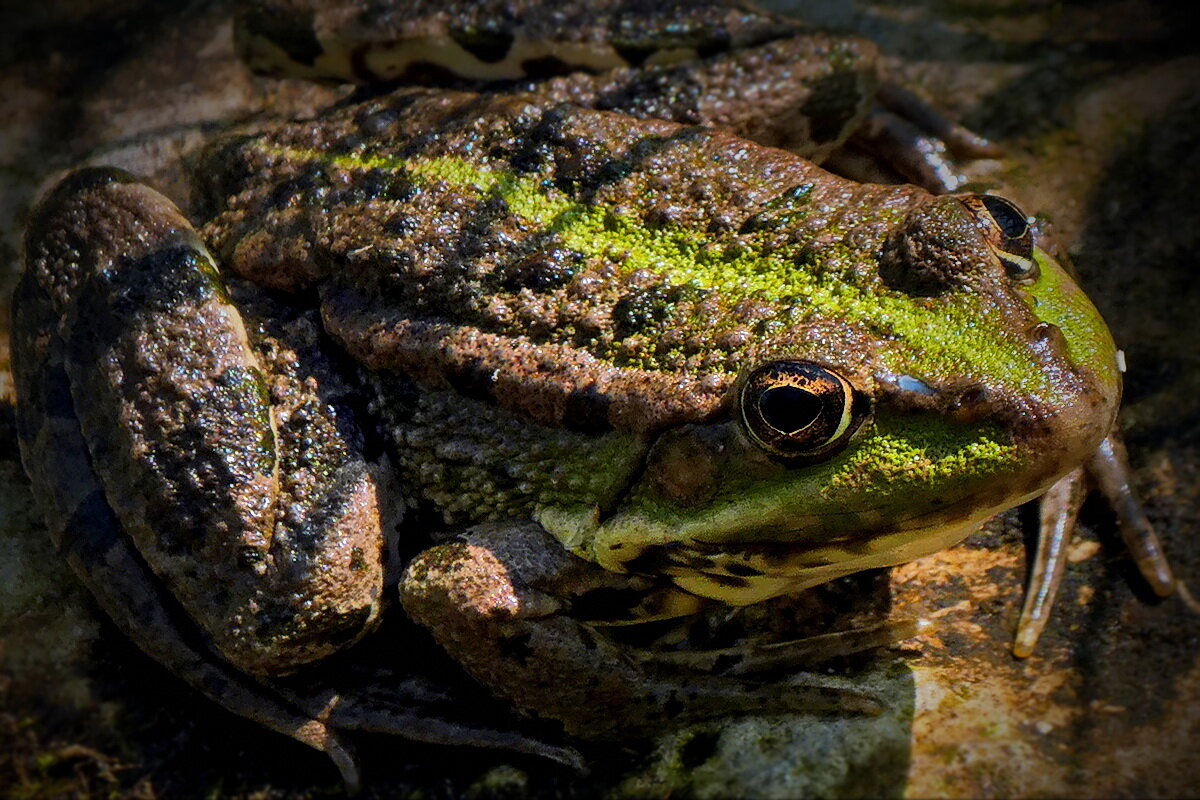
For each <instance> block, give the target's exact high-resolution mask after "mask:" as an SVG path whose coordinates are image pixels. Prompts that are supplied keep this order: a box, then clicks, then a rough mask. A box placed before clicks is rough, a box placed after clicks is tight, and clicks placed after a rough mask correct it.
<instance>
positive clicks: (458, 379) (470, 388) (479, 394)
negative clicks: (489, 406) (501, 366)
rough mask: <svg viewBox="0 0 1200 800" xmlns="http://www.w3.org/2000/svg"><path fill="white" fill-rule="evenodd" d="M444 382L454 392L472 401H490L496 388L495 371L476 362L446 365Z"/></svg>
mask: <svg viewBox="0 0 1200 800" xmlns="http://www.w3.org/2000/svg"><path fill="white" fill-rule="evenodd" d="M444 374H445V377H446V380H447V381H448V382H449V383H450V386H451V388H453V389H454V391H456V392H458V393H459V394H461V395H462V396H463V397H467V398H470V399H472V400H484V401H491V400H492V399H493V393H494V391H495V388H496V377H495V371H494V370H492V369H490V368H489V367H488V366H487V365H485V364H482V363H480V362H479V361H478V360H476V361H471V362H469V363H467V364H463V365H459V366H457V368H456V367H455V366H453V365H447V366H446V370H445V373H444Z"/></svg>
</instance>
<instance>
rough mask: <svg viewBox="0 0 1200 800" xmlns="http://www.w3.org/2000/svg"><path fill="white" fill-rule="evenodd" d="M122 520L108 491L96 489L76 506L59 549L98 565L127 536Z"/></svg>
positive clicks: (65, 527)
mask: <svg viewBox="0 0 1200 800" xmlns="http://www.w3.org/2000/svg"><path fill="white" fill-rule="evenodd" d="M124 536H125V534H124V532H123V531H122V530H121V523H120V522H118V521H117V516H116V514H114V513H113V510H112V508H111V507H110V506H109V505H108V500H106V499H105V497H104V492H102V491H100V490H98V489H97V490H96V491H94V492H92V493H91V494H89V495H88V496H87V498H86V499H85V500H84V501H83V502H82V503H80V504H79V505H78V506H76V508H75V511H74V513H72V514H71V518H70V519H69V520H68V521H67V524H66V525H65V526H64V527H63V531H62V539H61V540H59V544H58V546H59V550H61V551H62V552H63V553H73V554H75V555H76V556H77V557H78V558H79V560H80V561H81V562H82V563H84V564H89V565H90V564H97V563H101V562H103V560H104V556H105V554H106V553H107V552H108V551H109V550H110V549H111V548H112V547H113V546H114V545H116V544H117V543H118V542H120V541H121V540H122V539H123V538H124Z"/></svg>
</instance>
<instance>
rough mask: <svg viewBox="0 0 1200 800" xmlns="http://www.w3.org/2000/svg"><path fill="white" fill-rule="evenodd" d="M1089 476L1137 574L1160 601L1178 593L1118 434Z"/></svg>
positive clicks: (1091, 463)
mask: <svg viewBox="0 0 1200 800" xmlns="http://www.w3.org/2000/svg"><path fill="white" fill-rule="evenodd" d="M1086 467H1087V471H1088V475H1090V476H1091V477H1092V479H1093V480H1094V481H1095V482H1096V485H1097V486H1098V487H1099V489H1100V493H1101V494H1103V495H1104V498H1105V499H1106V500H1107V501H1108V503H1109V505H1110V506H1112V509H1113V512H1114V513H1115V514H1116V515H1117V526H1118V529H1119V530H1120V532H1121V539H1122V541H1124V542H1125V547H1127V548H1128V549H1129V554H1130V555H1131V556H1133V560H1134V562H1135V563H1136V564H1137V567H1138V571H1139V572H1141V574H1142V577H1143V578H1145V579H1146V583H1148V584H1149V585H1150V588H1151V589H1152V590H1154V593H1155V594H1156V595H1158V596H1159V597H1166V596H1167V595H1169V594H1171V593H1172V592H1174V591H1175V576H1174V575H1173V574H1172V572H1171V564H1170V562H1168V561H1167V557H1166V555H1164V554H1163V551H1162V545H1160V544H1159V542H1158V535H1157V534H1156V533H1155V532H1154V526H1153V525H1152V524H1151V523H1150V519H1149V517H1147V516H1146V512H1145V510H1144V509H1143V508H1142V504H1141V503H1140V502H1138V499H1137V495H1136V494H1134V492H1133V489H1132V488H1131V487H1130V485H1129V480H1130V467H1129V455H1128V454H1127V453H1126V451H1125V444H1124V442H1122V441H1121V437H1120V436H1119V435H1118V434H1117V433H1110V434H1109V435H1108V437H1107V438H1105V439H1104V441H1102V442H1101V443H1100V447H1098V448H1097V449H1096V452H1095V454H1093V455H1092V457H1091V458H1090V459H1089V460H1088V462H1087V465H1086Z"/></svg>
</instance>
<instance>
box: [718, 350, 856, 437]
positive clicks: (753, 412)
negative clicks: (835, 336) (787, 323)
mask: <svg viewBox="0 0 1200 800" xmlns="http://www.w3.org/2000/svg"><path fill="white" fill-rule="evenodd" d="M739 400H740V403H739V405H740V409H741V420H742V424H743V425H744V426H745V427H746V431H747V432H748V433H749V434H750V437H751V438H752V439H753V440H754V441H755V442H756V443H757V444H758V445H759V446H760V447H762V448H763V449H764V450H766V451H767V452H768V453H770V454H771V455H773V456H776V457H779V458H786V459H794V458H805V459H808V458H815V457H820V456H824V455H828V454H829V453H832V452H833V451H835V450H837V449H839V448H841V447H842V446H843V445H844V444H845V443H846V440H848V439H849V438H850V435H851V434H853V433H854V431H855V430H857V429H858V426H859V425H860V424H862V421H863V419H864V418H865V417H866V412H867V400H866V397H865V396H863V395H862V394H860V393H859V392H857V391H855V389H854V387H853V386H852V385H851V384H850V382H849V381H848V380H846V379H845V378H843V377H842V376H841V375H839V374H837V373H836V372H833V371H832V370H829V369H826V368H825V367H822V366H819V365H817V364H813V363H811V362H808V361H774V362H771V363H770V364H766V365H764V366H761V367H759V368H758V369H756V370H754V371H753V372H751V373H750V375H749V376H748V377H747V378H746V381H745V383H743V384H742V390H741V394H740V396H739Z"/></svg>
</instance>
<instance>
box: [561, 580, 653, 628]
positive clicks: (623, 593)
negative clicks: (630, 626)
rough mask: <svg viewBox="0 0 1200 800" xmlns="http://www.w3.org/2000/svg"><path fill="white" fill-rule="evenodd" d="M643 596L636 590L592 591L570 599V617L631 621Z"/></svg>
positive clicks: (584, 619)
mask: <svg viewBox="0 0 1200 800" xmlns="http://www.w3.org/2000/svg"><path fill="white" fill-rule="evenodd" d="M645 596H646V595H645V593H644V592H642V591H640V590H638V589H616V588H612V587H604V588H600V589H593V590H592V591H590V592H585V593H584V594H581V595H579V596H578V597H575V598H573V599H572V601H571V616H572V617H573V618H575V619H578V620H583V621H587V620H599V621H604V622H614V621H620V620H629V619H633V618H634V613H633V612H634V611H635V610H637V609H639V608H641V606H642V603H643V601H644V600H645Z"/></svg>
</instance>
